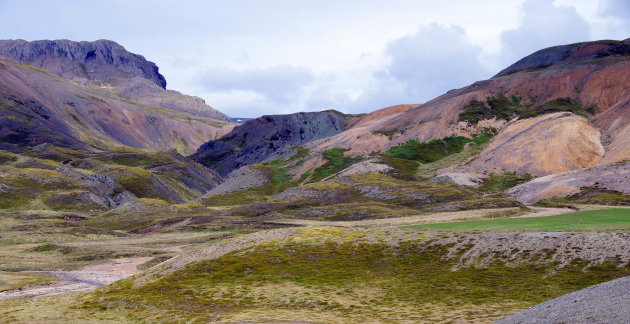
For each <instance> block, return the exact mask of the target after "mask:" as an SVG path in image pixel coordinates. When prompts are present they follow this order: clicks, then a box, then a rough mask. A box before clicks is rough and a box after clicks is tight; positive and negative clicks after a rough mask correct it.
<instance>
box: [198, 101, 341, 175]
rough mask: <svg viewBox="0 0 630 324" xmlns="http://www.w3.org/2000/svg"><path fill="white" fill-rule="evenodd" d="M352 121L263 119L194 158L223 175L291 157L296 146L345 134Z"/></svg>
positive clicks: (326, 115)
mask: <svg viewBox="0 0 630 324" xmlns="http://www.w3.org/2000/svg"><path fill="white" fill-rule="evenodd" d="M349 121H350V117H349V116H347V115H344V114H342V113H339V112H337V111H322V112H308V113H297V114H290V115H273V116H263V117H260V118H256V119H253V120H249V121H247V122H246V123H244V124H243V125H239V126H237V127H235V128H234V129H233V130H232V131H231V132H230V133H229V134H227V135H225V136H223V137H222V138H220V139H219V140H216V141H210V142H208V143H206V144H204V145H203V146H201V147H200V148H199V150H198V151H197V153H195V154H194V155H192V158H193V159H195V160H196V161H198V162H200V163H202V164H204V165H206V166H208V167H210V168H212V169H214V170H216V171H217V172H219V173H220V174H221V175H227V174H228V173H229V172H230V171H232V170H234V169H238V168H239V167H241V166H244V165H250V164H254V163H257V162H260V161H264V160H266V159H269V158H271V157H274V156H277V155H280V154H285V153H289V152H291V151H292V149H291V148H292V147H293V146H298V145H303V144H305V143H308V142H311V141H313V140H317V139H321V138H326V137H330V136H333V135H335V134H338V133H340V132H342V131H343V130H344V129H345V128H346V125H347V124H348V122H349Z"/></svg>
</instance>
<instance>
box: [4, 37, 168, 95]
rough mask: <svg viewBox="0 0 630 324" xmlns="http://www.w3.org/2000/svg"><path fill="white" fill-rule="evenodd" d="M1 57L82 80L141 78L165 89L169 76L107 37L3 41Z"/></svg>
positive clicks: (116, 81) (109, 80) (98, 81)
mask: <svg viewBox="0 0 630 324" xmlns="http://www.w3.org/2000/svg"><path fill="white" fill-rule="evenodd" d="M0 57H6V58H9V59H11V60H13V61H16V62H18V63H20V64H28V65H31V66H35V67H38V68H41V69H44V70H47V71H49V72H51V73H54V74H57V75H59V76H61V77H63V78H65V79H68V80H73V81H77V82H80V83H91V84H98V83H101V82H104V83H109V84H116V83H118V81H119V80H120V79H129V78H133V77H142V78H145V79H147V80H150V81H151V82H153V83H155V84H157V85H158V86H160V87H161V88H163V89H166V79H165V78H164V76H163V75H161V74H160V72H159V71H158V67H157V65H155V63H153V62H149V61H147V60H146V59H145V58H144V57H143V56H141V55H138V54H133V53H130V52H128V51H127V50H126V49H125V48H124V47H122V46H121V45H119V44H118V43H116V42H112V41H109V40H104V39H101V40H97V41H95V42H73V41H70V40H66V39H60V40H40V41H32V42H27V41H25V40H0Z"/></svg>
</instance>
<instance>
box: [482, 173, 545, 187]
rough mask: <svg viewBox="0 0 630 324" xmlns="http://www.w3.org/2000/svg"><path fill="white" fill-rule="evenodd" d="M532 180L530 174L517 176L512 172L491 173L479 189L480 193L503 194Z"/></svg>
mask: <svg viewBox="0 0 630 324" xmlns="http://www.w3.org/2000/svg"><path fill="white" fill-rule="evenodd" d="M531 179H533V177H532V175H531V174H527V173H525V174H517V173H514V172H509V171H504V172H501V173H492V174H490V176H489V177H488V178H486V179H484V181H483V183H482V184H481V186H480V187H479V190H480V191H481V192H503V191H505V190H507V189H510V188H512V187H514V186H516V185H519V184H521V183H525V182H527V181H529V180H531Z"/></svg>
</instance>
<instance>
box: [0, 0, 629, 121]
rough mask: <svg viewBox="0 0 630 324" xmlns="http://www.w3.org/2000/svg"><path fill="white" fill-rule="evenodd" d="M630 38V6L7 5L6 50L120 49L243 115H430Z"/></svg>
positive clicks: (356, 2) (481, 2)
mask: <svg viewBox="0 0 630 324" xmlns="http://www.w3.org/2000/svg"><path fill="white" fill-rule="evenodd" d="M629 37H630V1H629V0H555V1H553V0H476V1H461V0H457V1H455V0H409V1H404V0H400V1H399V0H388V1H385V0H381V1H373V0H309V1H307V0H302V1H300V0H247V1H246V0H231V1H202V0H196V1H195V0H177V1H162V0H134V1H128V0H107V1H106V0H102V1H93V0H74V1H70V0H67V1H61V0H40V1H36V0H0V38H2V39H26V40H38V39H62V38H63V39H71V40H77V41H79V40H96V39H111V40H114V41H116V42H118V43H120V44H121V45H123V46H125V47H126V48H127V49H128V50H129V51H131V52H134V53H138V54H142V55H144V56H145V57H146V58H147V59H149V60H151V61H153V62H155V63H157V64H158V66H159V67H160V72H161V73H162V74H164V76H165V77H166V80H167V82H168V86H167V87H168V88H169V89H173V90H177V91H180V92H183V93H186V94H191V95H196V96H199V97H201V98H203V99H205V100H206V102H207V103H208V104H209V105H211V106H213V107H215V108H217V109H219V110H221V111H223V112H225V113H226V114H228V115H230V116H233V117H257V116H260V115H263V114H280V113H291V112H297V111H313V110H324V109H330V108H333V109H337V110H340V111H343V112H347V113H357V112H369V111H373V110H376V109H379V108H382V107H386V106H390V105H394V104H401V103H422V102H425V101H427V100H430V99H432V98H434V97H436V96H438V95H440V94H443V93H444V92H446V91H448V90H450V89H454V88H460V87H463V86H466V85H468V84H470V83H472V82H474V81H477V80H481V79H487V78H490V77H491V76H492V75H494V74H496V73H497V72H498V71H500V70H501V69H503V68H505V67H507V66H508V65H510V64H511V63H513V62H515V61H516V60H518V59H519V58H521V57H523V56H525V55H528V54H530V53H532V52H534V51H536V50H538V49H541V48H544V47H548V46H552V45H559V44H566V43H572V42H579V41H588V40H596V39H625V38H629Z"/></svg>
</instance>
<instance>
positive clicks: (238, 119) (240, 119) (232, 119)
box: [230, 117, 254, 124]
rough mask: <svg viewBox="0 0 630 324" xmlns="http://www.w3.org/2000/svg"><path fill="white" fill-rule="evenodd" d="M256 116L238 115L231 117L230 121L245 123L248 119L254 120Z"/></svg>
mask: <svg viewBox="0 0 630 324" xmlns="http://www.w3.org/2000/svg"><path fill="white" fill-rule="evenodd" d="M252 119H254V118H238V117H230V121H231V122H233V123H237V124H243V123H245V122H246V121H248V120H252Z"/></svg>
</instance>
